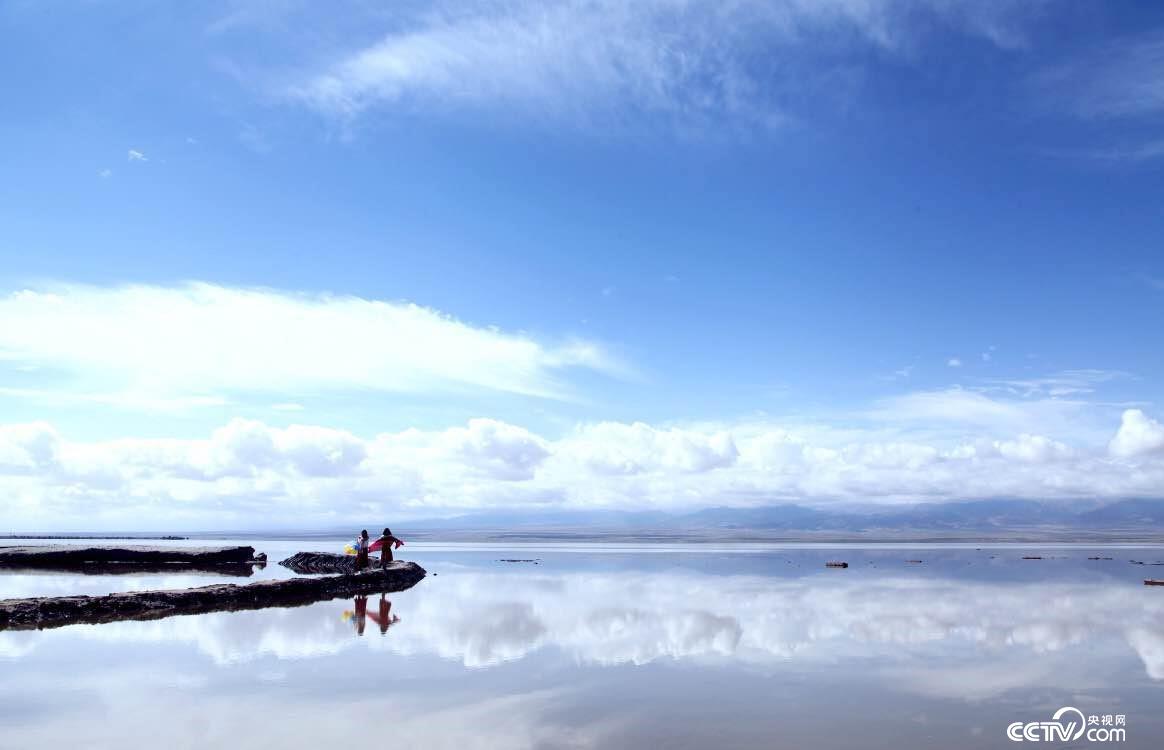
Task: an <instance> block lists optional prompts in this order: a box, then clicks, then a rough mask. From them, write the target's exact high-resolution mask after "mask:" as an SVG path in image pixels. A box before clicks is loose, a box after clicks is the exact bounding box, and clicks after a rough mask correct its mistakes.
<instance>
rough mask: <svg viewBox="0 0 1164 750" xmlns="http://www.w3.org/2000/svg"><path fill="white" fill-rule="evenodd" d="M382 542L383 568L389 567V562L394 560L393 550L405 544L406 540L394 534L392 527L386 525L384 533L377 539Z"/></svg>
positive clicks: (381, 558)
mask: <svg viewBox="0 0 1164 750" xmlns="http://www.w3.org/2000/svg"><path fill="white" fill-rule="evenodd" d="M376 541H377V542H379V543H380V569H381V570H383V569H385V568H387V567H388V563H390V562H392V550H393V549H400V548H401V547H403V546H404V542H402V541H400V540H399V539H397V538H396V537H394V536H392V529H389V528H388V527H386V526H385V527H384V533H383V534H381V535H380V538H379V539H377V540H376Z"/></svg>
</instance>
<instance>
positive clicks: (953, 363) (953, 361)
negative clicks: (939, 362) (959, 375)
mask: <svg viewBox="0 0 1164 750" xmlns="http://www.w3.org/2000/svg"><path fill="white" fill-rule="evenodd" d="M961 366H962V360H960V359H958V358H957V357H950V358H949V359H947V360H946V367H961Z"/></svg>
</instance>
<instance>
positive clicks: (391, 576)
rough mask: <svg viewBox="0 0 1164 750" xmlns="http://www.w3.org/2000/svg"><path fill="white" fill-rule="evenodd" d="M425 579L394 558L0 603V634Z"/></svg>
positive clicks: (331, 594)
mask: <svg viewBox="0 0 1164 750" xmlns="http://www.w3.org/2000/svg"><path fill="white" fill-rule="evenodd" d="M424 576H425V571H424V568H422V567H420V566H419V565H417V564H416V563H414V562H405V561H403V560H397V561H395V562H392V563H389V565H388V569H387V570H385V571H381V570H378V569H377V570H375V571H372V572H367V573H358V574H355V575H337V576H323V577H314V578H290V579H286V580H276V581H259V582H257V583H251V584H246V585H243V586H239V585H236V584H233V583H227V584H218V585H215V586H203V587H201V588H193V589H184V590H176V591H128V592H124V593H118V594H109V595H108V596H61V597H45V598H35V599H7V600H3V601H0V630H41V629H44V628H58V627H62V626H65V625H75V624H80V623H84V624H98V623H106V622H116V621H120V620H159V619H162V618H164V617H173V616H174V615H196V614H205V613H208V612H233V611H239V610H251V609H265V608H267V607H297V606H302V605H305V604H312V603H314V602H318V601H324V600H327V599H338V598H342V597H348V596H354V595H356V594H378V593H383V592H389V591H403V590H404V589H407V588H411V587H413V586H415V585H416V584H417V583H418V582H419V581H420V580H421V579H422V578H424Z"/></svg>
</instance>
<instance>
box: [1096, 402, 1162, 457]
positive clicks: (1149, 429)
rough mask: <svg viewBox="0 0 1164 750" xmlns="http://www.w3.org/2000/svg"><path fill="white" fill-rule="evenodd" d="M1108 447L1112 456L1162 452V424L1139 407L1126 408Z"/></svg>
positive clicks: (1132, 455)
mask: <svg viewBox="0 0 1164 750" xmlns="http://www.w3.org/2000/svg"><path fill="white" fill-rule="evenodd" d="M1108 447H1109V449H1110V450H1111V453H1112V455H1113V456H1120V457H1123V458H1129V457H1134V456H1140V455H1143V454H1146V453H1161V452H1164V425H1161V424H1160V423H1159V422H1157V421H1156V420H1154V419H1152V418H1151V417H1149V416H1148V415H1147V414H1145V413H1144V412H1142V411H1140V410H1139V409H1128V410H1127V411H1125V412H1124V414H1123V418H1122V420H1121V421H1120V428H1119V431H1117V432H1116V434H1115V437H1113V438H1112V440H1111V443H1110V445H1109V446H1108Z"/></svg>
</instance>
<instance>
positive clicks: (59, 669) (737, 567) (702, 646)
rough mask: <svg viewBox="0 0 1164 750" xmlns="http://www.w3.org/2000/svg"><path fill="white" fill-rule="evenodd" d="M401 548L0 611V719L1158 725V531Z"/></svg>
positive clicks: (812, 732)
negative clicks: (837, 544)
mask: <svg viewBox="0 0 1164 750" xmlns="http://www.w3.org/2000/svg"><path fill="white" fill-rule="evenodd" d="M339 544H340V543H339V542H336V543H330V542H328V543H323V544H321V543H318V542H313V543H308V542H262V543H258V544H256V546H257V547H259V548H260V549H261V550H264V551H266V552H268V554H270V556H271V559H272V560H273V561H274V560H278V559H281V558H282V557H284V556H286V555H287V554H290V553H291V552H293V551H295V550H297V549H306V548H318V549H332V548H335V549H338V546H339ZM405 551H406V552H408V553H409V554H408V555H407V557H408V558H409V559H415V560H417V561H418V562H420V563H421V564H422V565H424V566H425V567H426V568H427V569H428V570H429V577H428V578H427V579H425V580H424V581H422V582H421V583H420V584H419V585H418V586H416V587H415V588H414V589H412V590H410V591H406V592H401V593H396V594H391V595H388V596H387V597H383V598H381V597H378V596H375V597H369V598H368V599H367V600H341V601H332V602H324V603H320V604H316V605H312V606H308V607H301V608H295V609H272V610H264V611H260V612H241V613H222V614H213V615H202V616H195V617H177V618H171V619H167V620H160V621H154V622H124V623H116V624H111V625H100V626H74V627H67V628H63V629H60V630H52V631H44V632H20V633H0V674H2V675H3V680H2V681H0V727H2V729H3V731H2V732H0V746H2V747H5V748H8V747H11V748H32V747H44V746H46V745H49V744H51V743H57V742H69V743H70V746H72V747H109V748H115V747H116V748H121V747H127V746H136V745H140V744H151V745H152V744H154V743H157V742H159V741H162V742H165V743H166V744H167V745H168V746H171V747H219V746H227V745H230V746H242V747H275V746H280V747H329V746H337V747H341V746H349V745H350V744H351V743H352V742H357V743H359V742H369V743H374V744H377V745H380V744H392V743H400V744H401V745H402V746H413V747H424V748H441V747H455V748H458V749H461V748H465V747H504V748H511V747H604V748H610V747H628V748H629V747H684V748H686V747H690V748H707V747H808V746H811V747H818V748H833V747H835V748H842V747H877V748H882V747H883V748H899V747H937V746H941V747H953V748H971V747H1007V746H1012V745H1013V743H1011V742H1010V741H1009V740H1008V739H1007V738H1006V734H1005V731H1006V728H1007V725H1009V724H1011V723H1012V722H1016V721H1024V722H1026V721H1040V720H1049V719H1050V718H1051V715H1052V714H1053V713H1054V712H1055V711H1056V709H1058V708H1060V707H1062V706H1076V707H1078V708H1079V709H1080V710H1081V711H1082V712H1083V713H1084V714H1086V715H1095V716H1096V717H1097V718H1098V719H1099V720H1100V721H1101V722H1102V721H1103V718H1104V717H1105V716H1111V717H1113V718H1112V720H1113V723H1114V721H1115V720H1116V717H1123V718H1124V721H1125V724H1124V725H1123V726H1125V727H1126V731H1127V739H1126V741H1125V742H1123V743H1120V744H1119V745H1118V746H1120V747H1143V748H1156V747H1160V746H1162V744H1164V716H1161V714H1160V711H1159V707H1160V706H1161V705H1162V704H1164V588H1151V587H1146V586H1144V585H1143V583H1142V582H1143V579H1144V578H1145V577H1151V576H1152V574H1153V573H1154V572H1155V571H1164V567H1153V566H1151V565H1137V564H1133V563H1131V562H1130V560H1139V561H1142V562H1146V563H1151V562H1155V561H1158V560H1164V550H1161V549H1158V548H1105V549H1100V548H1090V547H1065V548H1050V547H1045V548H1040V549H1037V550H1034V549H1032V548H1030V547H1024V548H1019V547H1006V546H995V547H983V548H982V549H974V548H972V547H961V548H950V547H901V546H896V547H887V548H874V547H848V548H820V547H788V548H767V549H758V548H750V549H746V550H741V549H729V548H722V549H708V548H703V549H699V550H692V549H683V548H672V549H665V550H659V549H645V550H636V549H633V548H628V547H607V548H598V547H595V548H593V549H587V548H586V547H571V548H565V549H564V548H554V547H546V546H542V547H525V548H518V549H516V550H515V548H513V547H506V548H504V549H496V548H474V547H471V546H468V547H466V546H461V547H438V546H432V545H429V546H425V545H409V547H407V548H406V549H405ZM1031 554H1035V555H1041V556H1043V558H1044V559H1042V560H1022V559H1021V557H1022V556H1023V555H1031ZM1088 557H1110V558H1112V559H1110V560H1088V559H1087V558H1088ZM499 558H518V559H534V560H536V561H537V562H536V563H535V562H515V563H507V562H500V561H499ZM831 559H844V560H846V561H848V562H849V564H850V567H849V568H848V569H845V570H834V569H826V568H825V567H824V562H825V561H826V560H831ZM907 560H922V562H921V563H910V562H907ZM287 574H288V573H287V571H285V570H283V569H282V568H280V567H279V566H277V565H271V566H268V568H266V569H265V570H262V571H258V572H256V575H255V578H260V577H270V576H283V575H287ZM1160 577H1164V574H1162V575H1161V576H1160ZM221 580H223V579H221V578H218V577H215V576H214V575H212V574H196V575H175V574H150V575H141V576H138V575H122V576H79V575H61V574H42V573H36V574H31V573H21V574H3V575H0V597H16V596H38V595H51V594H65V593H107V592H109V591H115V590H127V589H144V588H172V587H182V586H189V585H204V584H206V583H210V582H215V581H221ZM233 580H235V581H236V582H239V580H238V579H233ZM1092 744H1094V743H1088V742H1086V741H1084V740H1081V741H1079V742H1077V743H1074V744H1073V745H1071V744H1063V743H1060V744H1059V745H1057V746H1077V747H1084V746H1091V745H1092Z"/></svg>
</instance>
